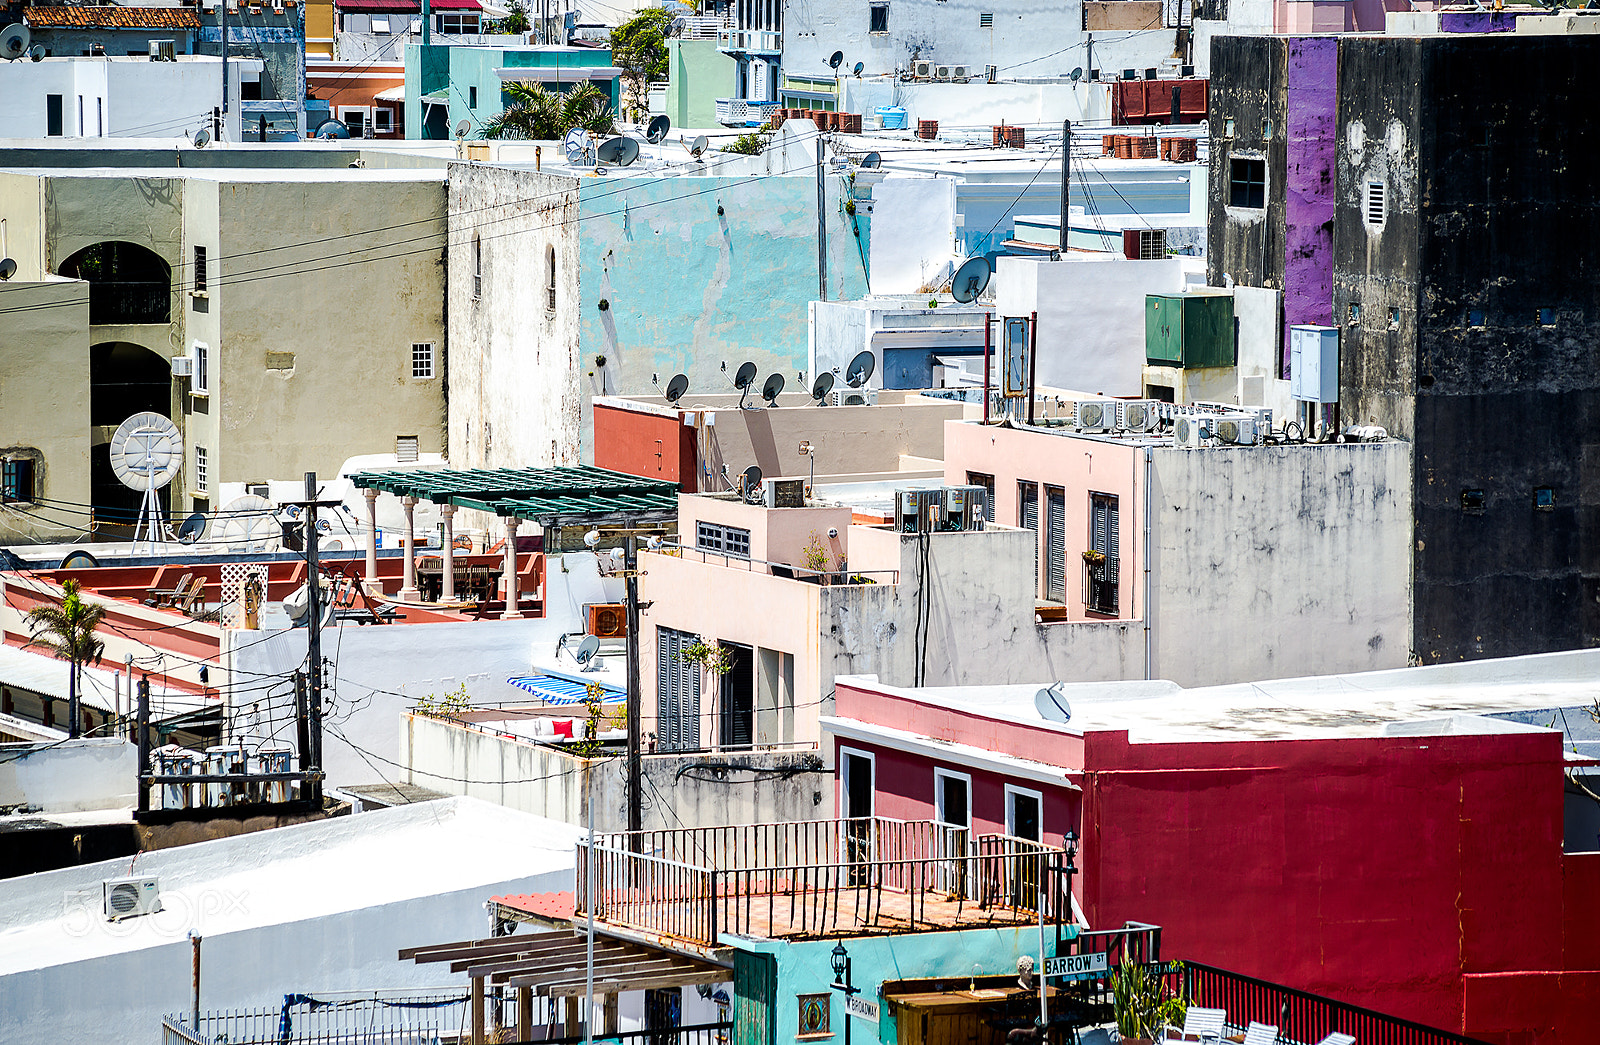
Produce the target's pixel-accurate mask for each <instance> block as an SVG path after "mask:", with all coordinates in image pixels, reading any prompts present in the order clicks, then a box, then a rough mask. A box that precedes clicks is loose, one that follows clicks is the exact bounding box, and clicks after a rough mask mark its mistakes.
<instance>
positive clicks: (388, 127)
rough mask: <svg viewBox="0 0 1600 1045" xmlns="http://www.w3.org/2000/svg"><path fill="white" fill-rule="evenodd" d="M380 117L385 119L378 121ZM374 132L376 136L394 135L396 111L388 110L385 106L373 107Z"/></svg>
mask: <svg viewBox="0 0 1600 1045" xmlns="http://www.w3.org/2000/svg"><path fill="white" fill-rule="evenodd" d="M380 116H381V117H383V119H381V120H380V119H378V117H380ZM372 130H373V133H375V134H393V133H394V110H393V109H390V108H388V107H387V106H383V105H376V106H373V108H372Z"/></svg>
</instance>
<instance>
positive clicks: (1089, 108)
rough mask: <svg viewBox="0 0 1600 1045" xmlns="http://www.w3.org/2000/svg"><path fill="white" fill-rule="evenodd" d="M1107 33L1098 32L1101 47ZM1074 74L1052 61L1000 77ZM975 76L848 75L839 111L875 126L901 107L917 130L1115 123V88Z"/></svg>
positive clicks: (1057, 127) (980, 71) (981, 73)
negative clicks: (927, 123)
mask: <svg viewBox="0 0 1600 1045" xmlns="http://www.w3.org/2000/svg"><path fill="white" fill-rule="evenodd" d="M1002 17H1003V16H1002ZM1102 35H1103V34H1100V33H1096V34H1095V44H1096V46H1097V47H1098V46H1099V43H1100V38H1101V36H1102ZM1150 35H1151V36H1156V35H1159V34H1155V33H1152V34H1150ZM1077 53H1078V55H1080V56H1081V55H1082V53H1083V52H1082V51H1081V49H1080V50H1079V51H1078V52H1077ZM1068 54H1072V52H1071V51H1069V52H1068ZM1075 60H1079V61H1081V60H1082V59H1081V57H1080V58H1078V59H1075ZM940 61H941V62H942V61H943V59H940ZM1108 68H1109V67H1108ZM1140 68H1144V66H1140ZM1069 72H1071V69H1070V68H1066V67H1058V66H1057V65H1056V63H1055V60H1051V61H1047V62H1039V63H1037V64H1035V65H1028V66H1022V67H1019V68H1016V69H1015V70H1014V72H1013V73H1002V74H1001V75H1002V76H1004V75H1017V76H1049V75H1060V74H1064V73H1069ZM973 73H974V75H975V76H976V77H977V79H975V80H973V81H972V82H970V83H930V82H917V81H914V80H900V79H898V78H896V77H889V76H878V77H872V76H865V77H860V78H857V77H854V76H852V77H847V78H846V79H844V80H842V81H840V90H841V92H842V96H843V99H844V101H843V104H842V105H841V107H840V111H842V112H855V113H861V114H863V115H864V116H866V117H868V119H869V122H870V120H871V119H873V118H875V117H876V116H877V110H878V108H879V107H880V106H883V107H889V106H898V107H900V108H902V109H904V110H905V111H906V117H907V119H908V121H910V122H908V123H907V126H908V127H912V128H915V127H916V123H915V121H917V120H937V121H939V126H940V127H941V128H943V127H952V128H955V127H990V126H993V125H995V124H998V123H1000V122H1001V121H1002V120H1003V121H1005V123H1006V124H1008V125H1010V126H1017V125H1022V126H1026V127H1028V128H1029V130H1030V131H1032V130H1033V129H1035V128H1038V129H1040V130H1041V131H1043V132H1044V133H1049V131H1048V130H1045V129H1046V128H1050V129H1053V130H1055V131H1060V129H1061V121H1063V120H1071V121H1072V122H1073V124H1074V125H1076V124H1080V123H1106V122H1108V121H1109V120H1110V119H1111V85H1110V84H1101V83H1087V82H1079V83H1072V82H1071V81H1068V80H1062V81H1060V82H1058V83H1016V82H1006V81H1002V82H999V83H988V82H986V81H985V80H984V79H983V76H984V70H983V68H982V67H979V68H975V69H974V70H973Z"/></svg>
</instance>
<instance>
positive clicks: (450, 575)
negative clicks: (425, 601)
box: [439, 503, 456, 602]
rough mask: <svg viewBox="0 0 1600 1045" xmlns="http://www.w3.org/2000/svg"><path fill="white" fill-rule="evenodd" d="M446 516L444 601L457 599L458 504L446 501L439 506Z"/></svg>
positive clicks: (441, 513)
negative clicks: (456, 519)
mask: <svg viewBox="0 0 1600 1045" xmlns="http://www.w3.org/2000/svg"><path fill="white" fill-rule="evenodd" d="M439 514H440V515H441V516H442V517H443V518H444V601H445V602H454V601H456V529H455V516H456V506H455V505H453V504H449V503H445V504H441V505H440V506H439Z"/></svg>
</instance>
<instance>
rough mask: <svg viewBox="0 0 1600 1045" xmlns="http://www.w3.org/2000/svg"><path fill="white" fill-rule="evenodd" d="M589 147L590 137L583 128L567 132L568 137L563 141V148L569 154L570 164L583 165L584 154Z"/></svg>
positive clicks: (575, 128)
mask: <svg viewBox="0 0 1600 1045" xmlns="http://www.w3.org/2000/svg"><path fill="white" fill-rule="evenodd" d="M588 147H589V135H588V134H587V133H586V132H585V131H584V129H583V128H582V127H574V128H572V130H570V131H568V132H567V136H566V137H565V138H563V139H562V140H561V148H562V149H563V151H565V152H566V154H567V162H568V163H582V162H583V160H584V153H585V152H586V151H587V149H588Z"/></svg>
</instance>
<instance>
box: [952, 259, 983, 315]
mask: <svg viewBox="0 0 1600 1045" xmlns="http://www.w3.org/2000/svg"><path fill="white" fill-rule="evenodd" d="M988 285H989V259H988V258H985V257H976V258H968V259H967V260H966V261H964V262H962V264H961V267H960V268H958V269H956V274H955V275H954V276H953V277H951V279H950V294H951V296H952V297H954V298H955V299H956V300H957V301H959V302H961V303H962V304H963V305H967V304H971V303H972V301H974V300H975V299H976V298H977V296H978V295H979V294H982V293H983V288H985V287H987V286H988Z"/></svg>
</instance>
